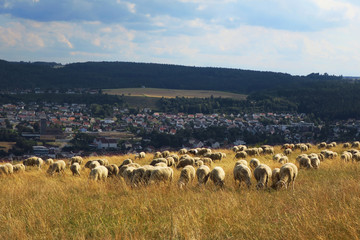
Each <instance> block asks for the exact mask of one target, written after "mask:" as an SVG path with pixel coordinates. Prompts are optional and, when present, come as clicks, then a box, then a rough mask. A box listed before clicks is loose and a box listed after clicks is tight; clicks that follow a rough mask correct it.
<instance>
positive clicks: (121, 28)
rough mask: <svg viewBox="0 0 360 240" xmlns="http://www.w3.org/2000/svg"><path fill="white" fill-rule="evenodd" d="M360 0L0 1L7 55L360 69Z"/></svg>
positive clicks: (353, 72)
mask: <svg viewBox="0 0 360 240" xmlns="http://www.w3.org/2000/svg"><path fill="white" fill-rule="evenodd" d="M359 53H360V1H359V0H299V1H289V0H133V1H131V0H127V1H125V0H0V59H4V60H7V61H31V62H34V61H47V62H58V63H62V64H67V63H73V62H86V61H127V62H147V63H150V62H151V63H166V64H179V65H186V66H204V67H227V68H238V69H251V70H261V71H275V72H286V73H290V74H294V75H307V74H309V73H313V72H315V73H325V72H326V73H328V74H335V75H344V76H360V54H359Z"/></svg>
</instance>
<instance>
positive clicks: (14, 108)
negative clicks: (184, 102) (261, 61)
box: [0, 102, 360, 157]
mask: <svg viewBox="0 0 360 240" xmlns="http://www.w3.org/2000/svg"><path fill="white" fill-rule="evenodd" d="M112 110H113V111H112V112H113V115H112V116H110V117H107V118H103V119H101V118H98V117H94V116H92V114H91V111H90V110H89V106H87V105H86V104H76V103H72V104H66V103H64V104H55V103H46V102H45V103H44V102H43V103H36V102H33V103H30V104H24V103H21V102H20V103H16V104H3V105H2V106H0V112H1V118H0V128H5V129H17V126H19V125H21V126H22V132H21V133H20V134H21V136H23V137H25V138H31V139H35V140H36V141H37V142H39V143H42V144H41V145H39V146H33V152H32V153H29V154H30V155H31V154H36V155H52V156H53V157H54V156H55V155H56V154H59V153H62V154H65V155H66V154H70V155H75V154H76V153H64V152H63V151H62V148H64V147H66V146H69V145H71V144H70V141H71V140H72V139H73V137H74V136H75V135H76V134H77V133H84V134H89V135H93V136H94V141H93V142H92V143H91V144H90V146H91V147H92V149H93V150H94V151H103V152H106V151H109V150H112V151H120V150H121V152H122V153H129V152H136V151H141V150H146V151H149V152H151V151H153V150H154V148H153V147H152V146H151V143H150V144H149V141H151V140H149V139H142V138H141V137H140V136H139V133H140V132H142V133H148V134H149V133H153V132H157V133H162V134H169V135H176V134H177V132H178V131H181V130H184V129H201V130H204V131H205V130H206V129H208V128H211V127H224V128H225V129H227V130H229V131H232V129H236V130H238V131H239V130H240V131H244V132H245V131H246V132H247V133H250V134H253V135H257V134H268V135H272V134H278V135H279V134H280V135H282V136H283V137H284V139H285V140H286V141H287V142H294V143H296V142H316V141H317V137H319V135H320V134H321V132H322V130H324V127H327V128H328V129H327V131H326V134H327V136H326V137H327V138H328V140H333V139H336V140H339V139H340V140H341V138H342V137H344V136H349V135H351V134H352V135H354V136H353V137H357V136H358V134H359V132H360V121H358V120H354V119H350V120H347V121H342V122H335V123H332V124H331V125H328V126H324V123H317V124H315V123H313V122H310V121H309V118H308V117H307V116H306V115H305V114H297V113H253V114H237V115H234V114H229V115H225V114H216V113H214V114H202V113H196V114H184V113H178V114H170V113H160V112H153V111H152V110H151V109H147V108H145V109H141V110H140V111H139V112H138V113H136V114H134V113H130V111H129V109H127V108H119V107H116V106H114V107H113V109H112ZM329 129H330V130H329ZM350 137H351V136H350ZM144 141H145V142H147V143H148V144H146V148H144V146H142V143H143V142H144ZM47 143H49V144H47ZM54 143H57V144H54ZM236 144H246V141H244V139H241V138H239V139H236V141H234V142H228V141H210V142H206V143H205V142H202V141H200V140H198V139H194V138H190V139H188V142H187V144H185V145H184V146H183V147H188V148H192V147H212V148H219V147H225V145H236ZM164 147H165V148H166V147H168V146H164Z"/></svg>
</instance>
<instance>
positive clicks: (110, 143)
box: [94, 137, 117, 149]
mask: <svg viewBox="0 0 360 240" xmlns="http://www.w3.org/2000/svg"><path fill="white" fill-rule="evenodd" d="M94 144H95V145H96V146H97V149H106V148H117V140H116V139H113V138H104V137H101V138H95V139H94Z"/></svg>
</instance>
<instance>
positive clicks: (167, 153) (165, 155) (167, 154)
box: [161, 151, 170, 158]
mask: <svg viewBox="0 0 360 240" xmlns="http://www.w3.org/2000/svg"><path fill="white" fill-rule="evenodd" d="M161 155H162V157H163V158H167V157H168V156H169V155H170V152H169V151H163V152H162V153H161Z"/></svg>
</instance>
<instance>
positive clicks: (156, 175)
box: [149, 167, 174, 184]
mask: <svg viewBox="0 0 360 240" xmlns="http://www.w3.org/2000/svg"><path fill="white" fill-rule="evenodd" d="M173 176H174V171H173V170H172V168H170V167H157V168H155V169H153V170H152V171H151V175H150V178H149V184H153V183H156V182H161V181H162V182H164V183H165V182H172V179H173Z"/></svg>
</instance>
